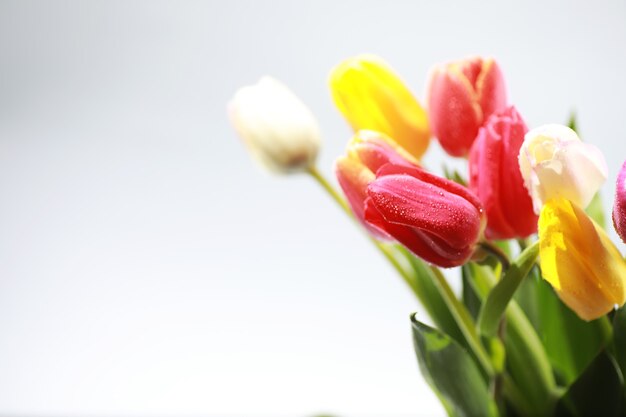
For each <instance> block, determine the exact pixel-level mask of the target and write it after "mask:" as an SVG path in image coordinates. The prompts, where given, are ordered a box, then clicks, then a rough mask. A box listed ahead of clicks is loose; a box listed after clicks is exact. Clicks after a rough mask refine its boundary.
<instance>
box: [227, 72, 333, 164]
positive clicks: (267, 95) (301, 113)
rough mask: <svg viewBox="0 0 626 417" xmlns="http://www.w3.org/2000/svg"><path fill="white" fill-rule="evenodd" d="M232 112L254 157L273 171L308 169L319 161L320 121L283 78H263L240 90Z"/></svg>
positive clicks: (231, 115)
mask: <svg viewBox="0 0 626 417" xmlns="http://www.w3.org/2000/svg"><path fill="white" fill-rule="evenodd" d="M229 113H230V119H231V122H232V124H233V126H234V127H235V130H236V131H237V133H238V134H239V136H241V138H242V139H243V141H244V143H245V144H246V146H247V147H248V149H249V151H250V153H251V154H252V156H253V157H254V158H255V159H256V160H257V161H259V162H260V163H261V165H263V166H264V167H265V168H267V169H269V170H270V171H273V172H278V173H289V172H297V171H304V170H306V169H307V168H309V167H311V166H312V165H313V164H314V163H315V159H316V157H317V153H318V151H319V148H320V143H321V140H320V133H319V128H318V125H317V121H316V120H315V117H314V116H313V114H312V113H311V111H310V110H309V109H308V108H307V107H306V106H305V104H304V103H303V102H302V101H301V100H300V99H299V98H298V97H297V96H296V95H295V94H294V93H292V92H291V90H289V89H288V88H287V86H285V85H284V84H283V83H281V82H280V81H278V80H275V79H273V78H270V77H263V78H261V79H260V80H259V82H258V83H257V84H255V85H251V86H247V87H243V88H241V89H239V91H237V93H235V95H234V97H233V99H232V100H231V102H230V103H229Z"/></svg>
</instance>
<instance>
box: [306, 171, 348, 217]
mask: <svg viewBox="0 0 626 417" xmlns="http://www.w3.org/2000/svg"><path fill="white" fill-rule="evenodd" d="M308 173H309V174H310V175H311V177H313V179H315V181H317V183H318V184H319V185H321V186H322V188H323V189H324V191H326V192H327V193H328V194H329V195H330V196H331V197H332V198H333V200H335V202H336V203H337V204H339V206H340V207H341V208H342V209H343V211H345V212H346V214H347V215H348V216H350V217H354V216H353V215H352V210H350V207H348V203H346V200H344V199H343V197H342V196H341V194H339V192H338V191H337V190H336V189H335V187H333V186H332V184H331V183H330V182H329V181H328V180H327V179H326V178H325V177H324V176H323V175H322V173H321V172H319V170H318V169H317V167H315V166H311V167H309V169H308Z"/></svg>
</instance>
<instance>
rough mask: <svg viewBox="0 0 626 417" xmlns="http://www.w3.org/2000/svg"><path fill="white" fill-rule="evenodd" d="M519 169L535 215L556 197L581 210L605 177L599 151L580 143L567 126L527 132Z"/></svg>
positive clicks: (603, 162)
mask: <svg viewBox="0 0 626 417" xmlns="http://www.w3.org/2000/svg"><path fill="white" fill-rule="evenodd" d="M519 168H520V171H521V173H522V177H523V178H524V185H525V186H526V189H527V190H528V192H529V194H530V197H531V198H532V200H533V209H534V211H535V213H537V214H539V212H540V211H541V207H543V205H544V204H545V203H546V202H547V201H548V200H550V199H552V198H556V197H563V198H565V199H567V200H570V201H571V202H573V203H575V204H577V205H578V206H580V207H582V208H583V209H584V208H585V207H587V206H588V205H589V203H590V202H591V199H592V198H593V196H594V195H595V194H596V192H598V190H599V189H600V187H601V186H602V184H603V183H604V181H606V179H607V177H608V168H607V166H606V162H605V160H604V156H603V155H602V153H601V152H600V150H599V149H598V148H596V147H595V146H593V145H590V144H588V143H583V142H582V141H581V140H580V138H579V137H578V135H577V134H576V132H574V131H573V130H572V129H570V128H569V127H567V126H563V125H557V124H549V125H544V126H540V127H538V128H536V129H533V130H531V131H529V132H528V133H527V134H526V136H525V138H524V143H523V145H522V147H521V148H520V153H519Z"/></svg>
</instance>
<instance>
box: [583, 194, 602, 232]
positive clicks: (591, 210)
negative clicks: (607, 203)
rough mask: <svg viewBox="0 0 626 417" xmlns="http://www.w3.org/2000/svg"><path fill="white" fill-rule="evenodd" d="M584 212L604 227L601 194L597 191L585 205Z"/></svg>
mask: <svg viewBox="0 0 626 417" xmlns="http://www.w3.org/2000/svg"><path fill="white" fill-rule="evenodd" d="M585 212H586V213H587V214H588V215H589V217H591V218H592V219H593V220H595V222H596V223H598V224H599V225H600V227H602V228H603V229H606V216H605V215H604V206H603V205H602V196H601V195H600V192H599V191H598V192H597V193H596V194H595V195H594V196H593V199H592V200H591V203H589V205H588V206H587V209H586V210H585Z"/></svg>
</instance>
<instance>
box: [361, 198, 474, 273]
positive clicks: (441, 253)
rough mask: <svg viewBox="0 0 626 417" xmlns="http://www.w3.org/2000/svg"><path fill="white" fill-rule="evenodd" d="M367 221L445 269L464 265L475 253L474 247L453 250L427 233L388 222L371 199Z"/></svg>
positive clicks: (366, 210) (426, 259)
mask: <svg viewBox="0 0 626 417" xmlns="http://www.w3.org/2000/svg"><path fill="white" fill-rule="evenodd" d="M365 219H366V220H367V222H368V223H369V224H371V225H372V226H374V227H376V228H378V229H381V230H385V231H386V232H387V233H389V235H391V236H393V237H394V239H396V240H397V241H398V242H400V243H401V244H403V245H404V246H406V247H407V248H408V249H409V250H410V251H411V252H413V253H415V254H417V255H418V256H420V257H421V258H422V259H424V260H425V261H426V262H428V263H431V264H434V265H437V266H440V267H443V268H452V267H455V266H459V265H462V264H463V263H465V261H467V259H468V258H469V257H470V256H471V254H472V252H473V247H466V248H464V249H461V250H459V249H457V248H452V247H450V246H449V245H447V244H446V243H445V242H444V241H442V240H441V239H439V238H437V237H436V236H432V235H429V234H428V233H427V232H424V231H421V230H419V229H415V228H413V227H409V226H404V225H401V224H396V223H389V222H387V220H386V219H385V218H384V217H383V215H382V214H381V213H380V211H378V209H377V208H376V206H375V205H374V204H373V202H372V200H371V199H368V200H366V204H365Z"/></svg>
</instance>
